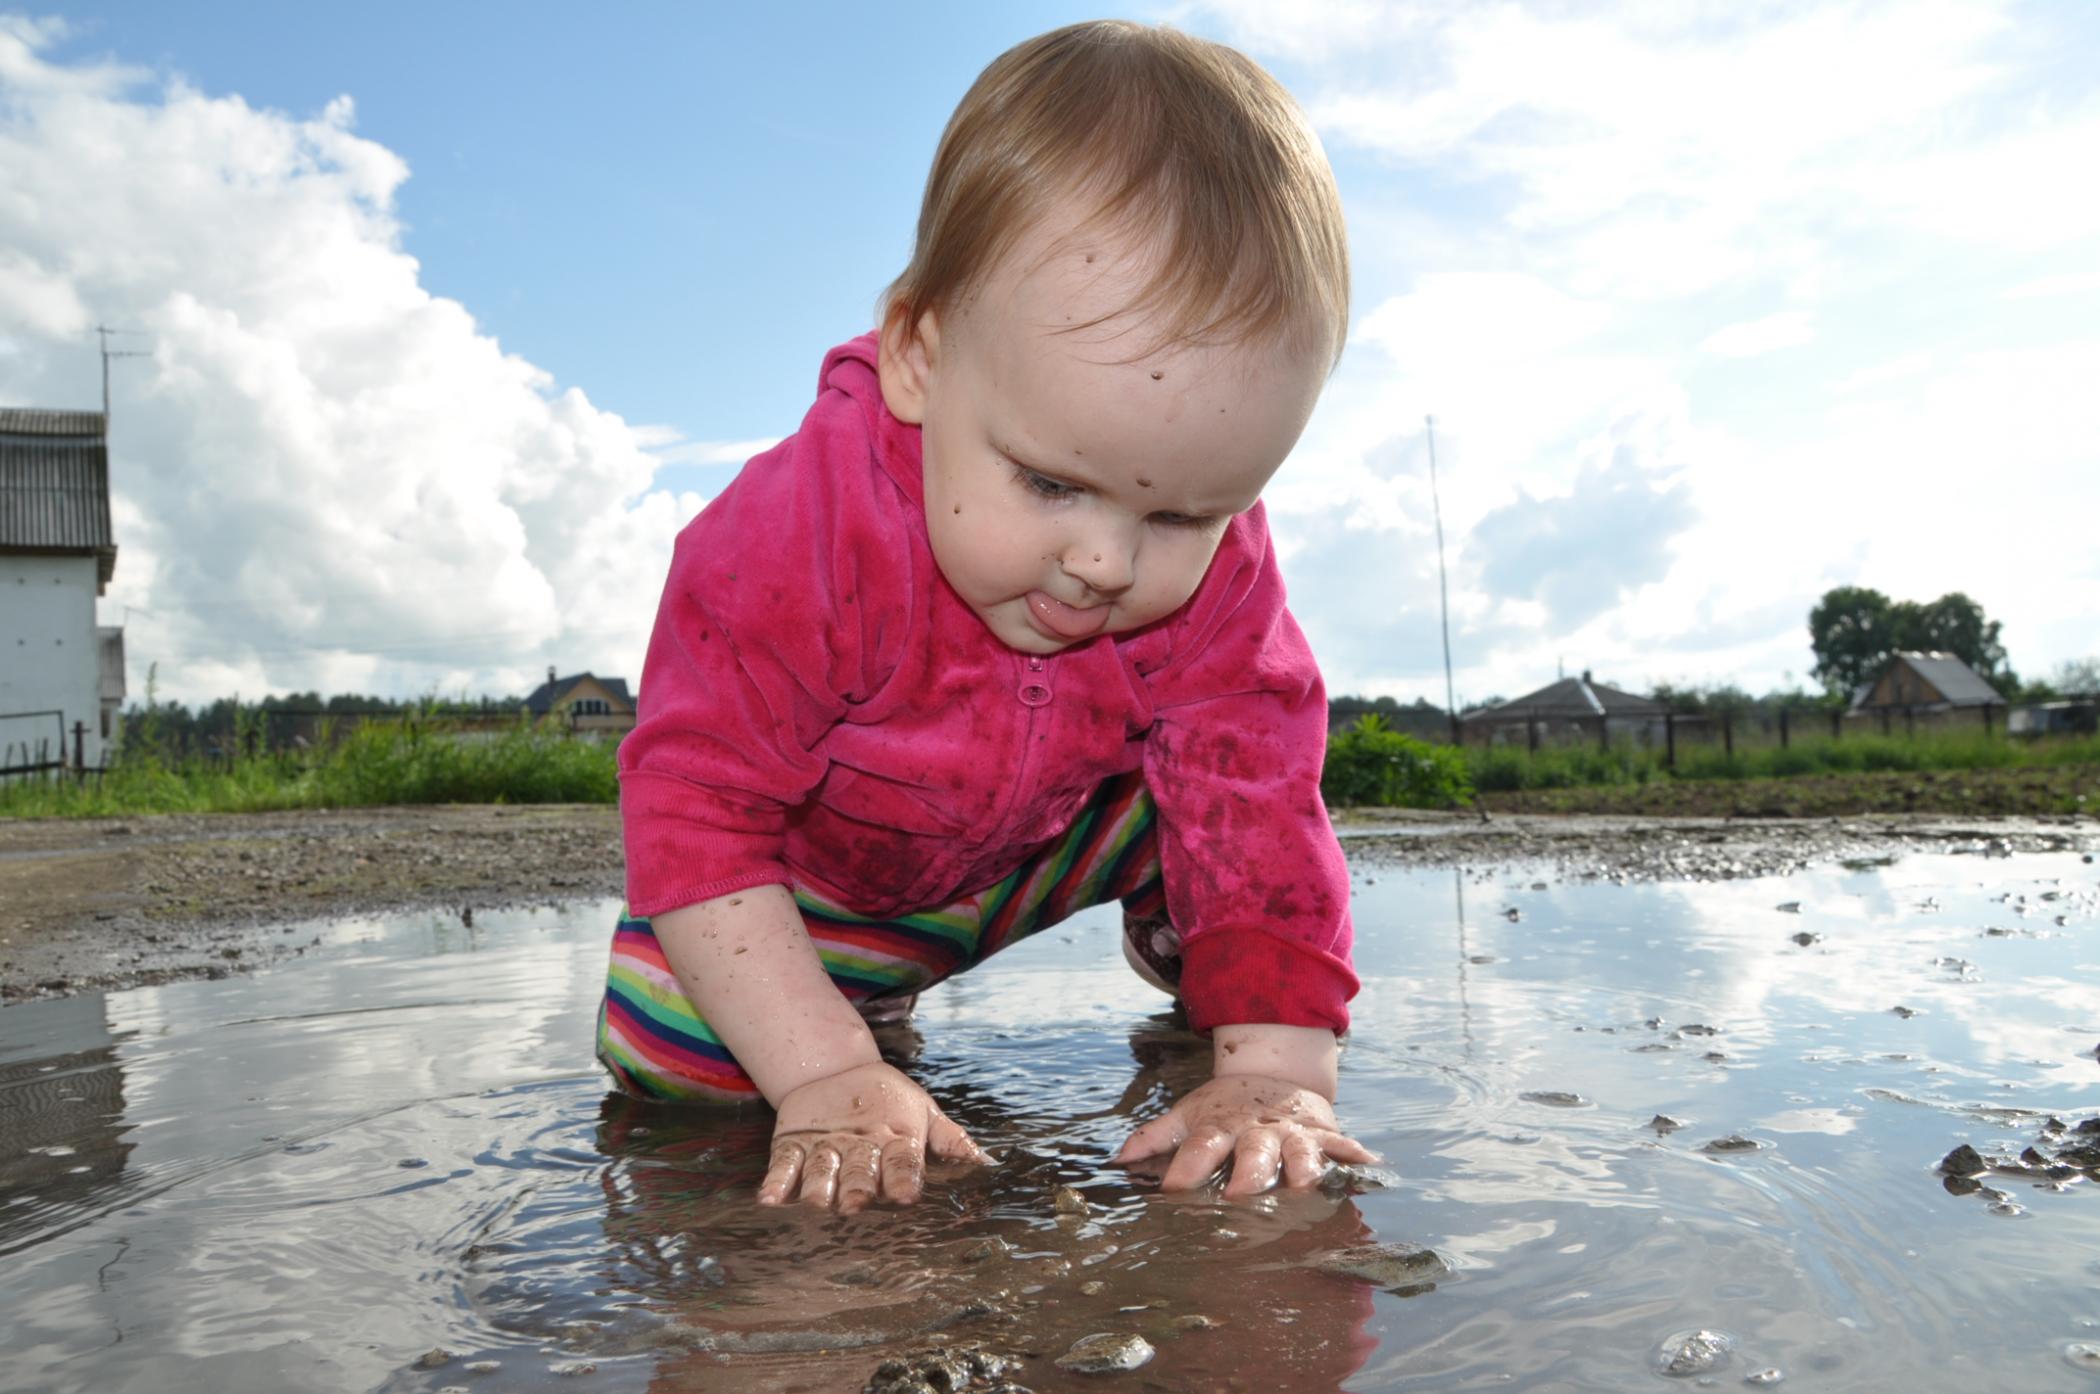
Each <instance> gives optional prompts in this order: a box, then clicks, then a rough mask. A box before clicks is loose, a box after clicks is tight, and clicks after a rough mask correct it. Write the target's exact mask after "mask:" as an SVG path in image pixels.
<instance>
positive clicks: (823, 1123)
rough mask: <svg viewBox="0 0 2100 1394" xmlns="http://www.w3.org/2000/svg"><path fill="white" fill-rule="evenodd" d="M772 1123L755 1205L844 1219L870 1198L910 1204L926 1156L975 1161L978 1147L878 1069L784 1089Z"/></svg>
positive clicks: (917, 1092) (893, 1074) (907, 1085)
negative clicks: (795, 1203) (827, 1209)
mask: <svg viewBox="0 0 2100 1394" xmlns="http://www.w3.org/2000/svg"><path fill="white" fill-rule="evenodd" d="M778 1112H779V1118H778V1120H777V1121H776V1122H775V1123H774V1125H773V1160H772V1162H771V1164H770V1165H769V1166H768V1167H767V1168H766V1179H765V1181H764V1182H763V1183H761V1184H760V1186H759V1188H758V1203H759V1204H760V1205H780V1204H782V1203H784V1202H786V1201H788V1200H790V1199H794V1198H796V1195H797V1189H798V1187H799V1190H800V1199H801V1200H803V1201H804V1202H806V1203H808V1204H810V1205H823V1206H830V1205H834V1204H835V1205H837V1206H838V1208H839V1209H840V1210H841V1211H843V1212H845V1213H846V1214H848V1215H851V1214H853V1213H855V1212H856V1211H859V1210H863V1209H865V1208H867V1207H868V1206H869V1205H871V1204H873V1203H874V1202H875V1201H877V1200H888V1201H892V1202H894V1203H896V1204H898V1205H909V1204H911V1203H912V1202H913V1201H915V1200H917V1199H918V1198H919V1192H920V1191H921V1190H922V1189H924V1187H925V1184H926V1154H927V1152H929V1151H931V1152H932V1153H933V1155H934V1156H936V1157H939V1158H941V1159H943V1160H945V1161H958V1162H982V1161H985V1160H988V1159H987V1158H986V1156H985V1153H984V1149H982V1148H980V1147H979V1146H978V1145H977V1144H976V1143H974V1142H972V1141H971V1140H970V1135H969V1134H968V1133H965V1132H964V1131H963V1130H962V1129H961V1128H960V1127H959V1126H957V1125H956V1124H955V1122H954V1121H953V1120H951V1119H950V1118H949V1117H948V1115H947V1114H945V1113H943V1112H941V1107H940V1105H939V1104H936V1103H935V1102H934V1101H933V1098H932V1096H931V1095H929V1094H928V1093H927V1092H926V1091H925V1090H923V1089H921V1088H920V1087H919V1086H918V1085H916V1084H914V1083H912V1082H911V1080H910V1079H909V1078H907V1077H906V1076H905V1075H904V1074H903V1073H901V1072H900V1071H898V1070H895V1069H892V1068H891V1067H890V1066H888V1065H884V1064H879V1063H877V1064H869V1065H858V1066H855V1067H854V1068H853V1069H850V1070H841V1071H840V1072H839V1073H837V1074H835V1075H828V1076H826V1077H825V1078H823V1079H813V1080H811V1081H810V1082H809V1083H807V1084H804V1085H802V1086H800V1087H799V1088H796V1089H794V1090H791V1091H790V1092H789V1093H788V1094H787V1095H786V1097H784V1098H782V1099H781V1101H780V1105H779V1110H778Z"/></svg>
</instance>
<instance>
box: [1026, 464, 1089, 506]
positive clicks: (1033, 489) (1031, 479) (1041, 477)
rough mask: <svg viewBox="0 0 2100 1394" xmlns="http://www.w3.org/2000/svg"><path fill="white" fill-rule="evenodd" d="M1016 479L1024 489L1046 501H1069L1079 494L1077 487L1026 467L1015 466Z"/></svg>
mask: <svg viewBox="0 0 2100 1394" xmlns="http://www.w3.org/2000/svg"><path fill="white" fill-rule="evenodd" d="M1014 477H1015V478H1017V479H1019V480H1020V481H1021V485H1022V487H1023V488H1025V489H1027V490H1028V491H1029V492H1030V493H1033V494H1039V495H1041V496H1042V497H1043V498H1046V499H1068V498H1071V497H1072V496H1073V495H1074V494H1076V493H1078V492H1079V490H1078V488H1077V487H1076V486H1074V485H1071V484H1067V483H1065V482H1064V481H1063V480H1059V479H1052V478H1051V477H1050V476H1049V475H1047V474H1037V473H1036V472H1035V471H1034V470H1032V469H1030V468H1028V466H1026V465H1015V466H1014Z"/></svg>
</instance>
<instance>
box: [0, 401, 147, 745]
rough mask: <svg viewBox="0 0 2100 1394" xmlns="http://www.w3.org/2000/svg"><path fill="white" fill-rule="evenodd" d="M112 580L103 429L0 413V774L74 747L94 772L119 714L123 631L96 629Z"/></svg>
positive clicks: (97, 423) (25, 411)
mask: <svg viewBox="0 0 2100 1394" xmlns="http://www.w3.org/2000/svg"><path fill="white" fill-rule="evenodd" d="M116 568H117V544H116V538H115V535H114V533H113V531H112V529H111V527H110V519H109V449H108V428H107V422H106V419H105V418H104V417H103V415H102V413H100V412H93V411H44V410H39V409H36V408H21V407H0V773H4V772H6V771H8V770H10V769H20V768H22V767H24V766H37V765H42V764H46V763H48V762H50V761H52V760H54V759H57V760H63V761H64V762H66V763H68V764H70V763H71V762H72V761H73V758H74V755H75V751H76V747H77V750H78V753H79V755H80V756H81V758H83V759H84V760H85V761H86V763H87V764H88V765H90V766H95V765H99V764H101V763H102V762H103V758H104V752H105V751H106V750H108V749H109V748H110V745H111V744H112V742H113V740H114V737H115V735H116V732H117V712H118V710H119V708H121V707H122V706H123V703H124V631H123V630H122V629H120V628H105V627H101V626H98V625H97V624H96V622H95V601H96V599H97V598H98V597H100V596H101V594H102V593H103V591H104V589H105V588H107V587H108V585H109V580H110V577H111V576H112V575H113V574H114V573H115V571H116Z"/></svg>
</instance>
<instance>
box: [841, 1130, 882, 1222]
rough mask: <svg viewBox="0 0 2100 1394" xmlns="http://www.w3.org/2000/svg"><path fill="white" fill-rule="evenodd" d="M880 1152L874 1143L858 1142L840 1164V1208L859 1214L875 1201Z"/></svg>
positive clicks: (845, 1212)
mask: <svg viewBox="0 0 2100 1394" xmlns="http://www.w3.org/2000/svg"><path fill="white" fill-rule="evenodd" d="M878 1159H879V1154H878V1153H877V1152H876V1150H875V1145H874V1144H873V1143H856V1144H853V1145H852V1147H851V1150H850V1151H848V1152H847V1154H846V1156H845V1158H844V1160H843V1161H842V1162H841V1163H840V1164H839V1210H840V1211H841V1212H842V1213H844V1214H847V1215H858V1214H859V1213H860V1212H861V1211H863V1210H865V1209H867V1208H868V1207H869V1206H870V1205H872V1204H873V1203H874V1201H875V1195H876V1186H877V1182H876V1174H875V1168H876V1164H877V1161H878Z"/></svg>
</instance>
